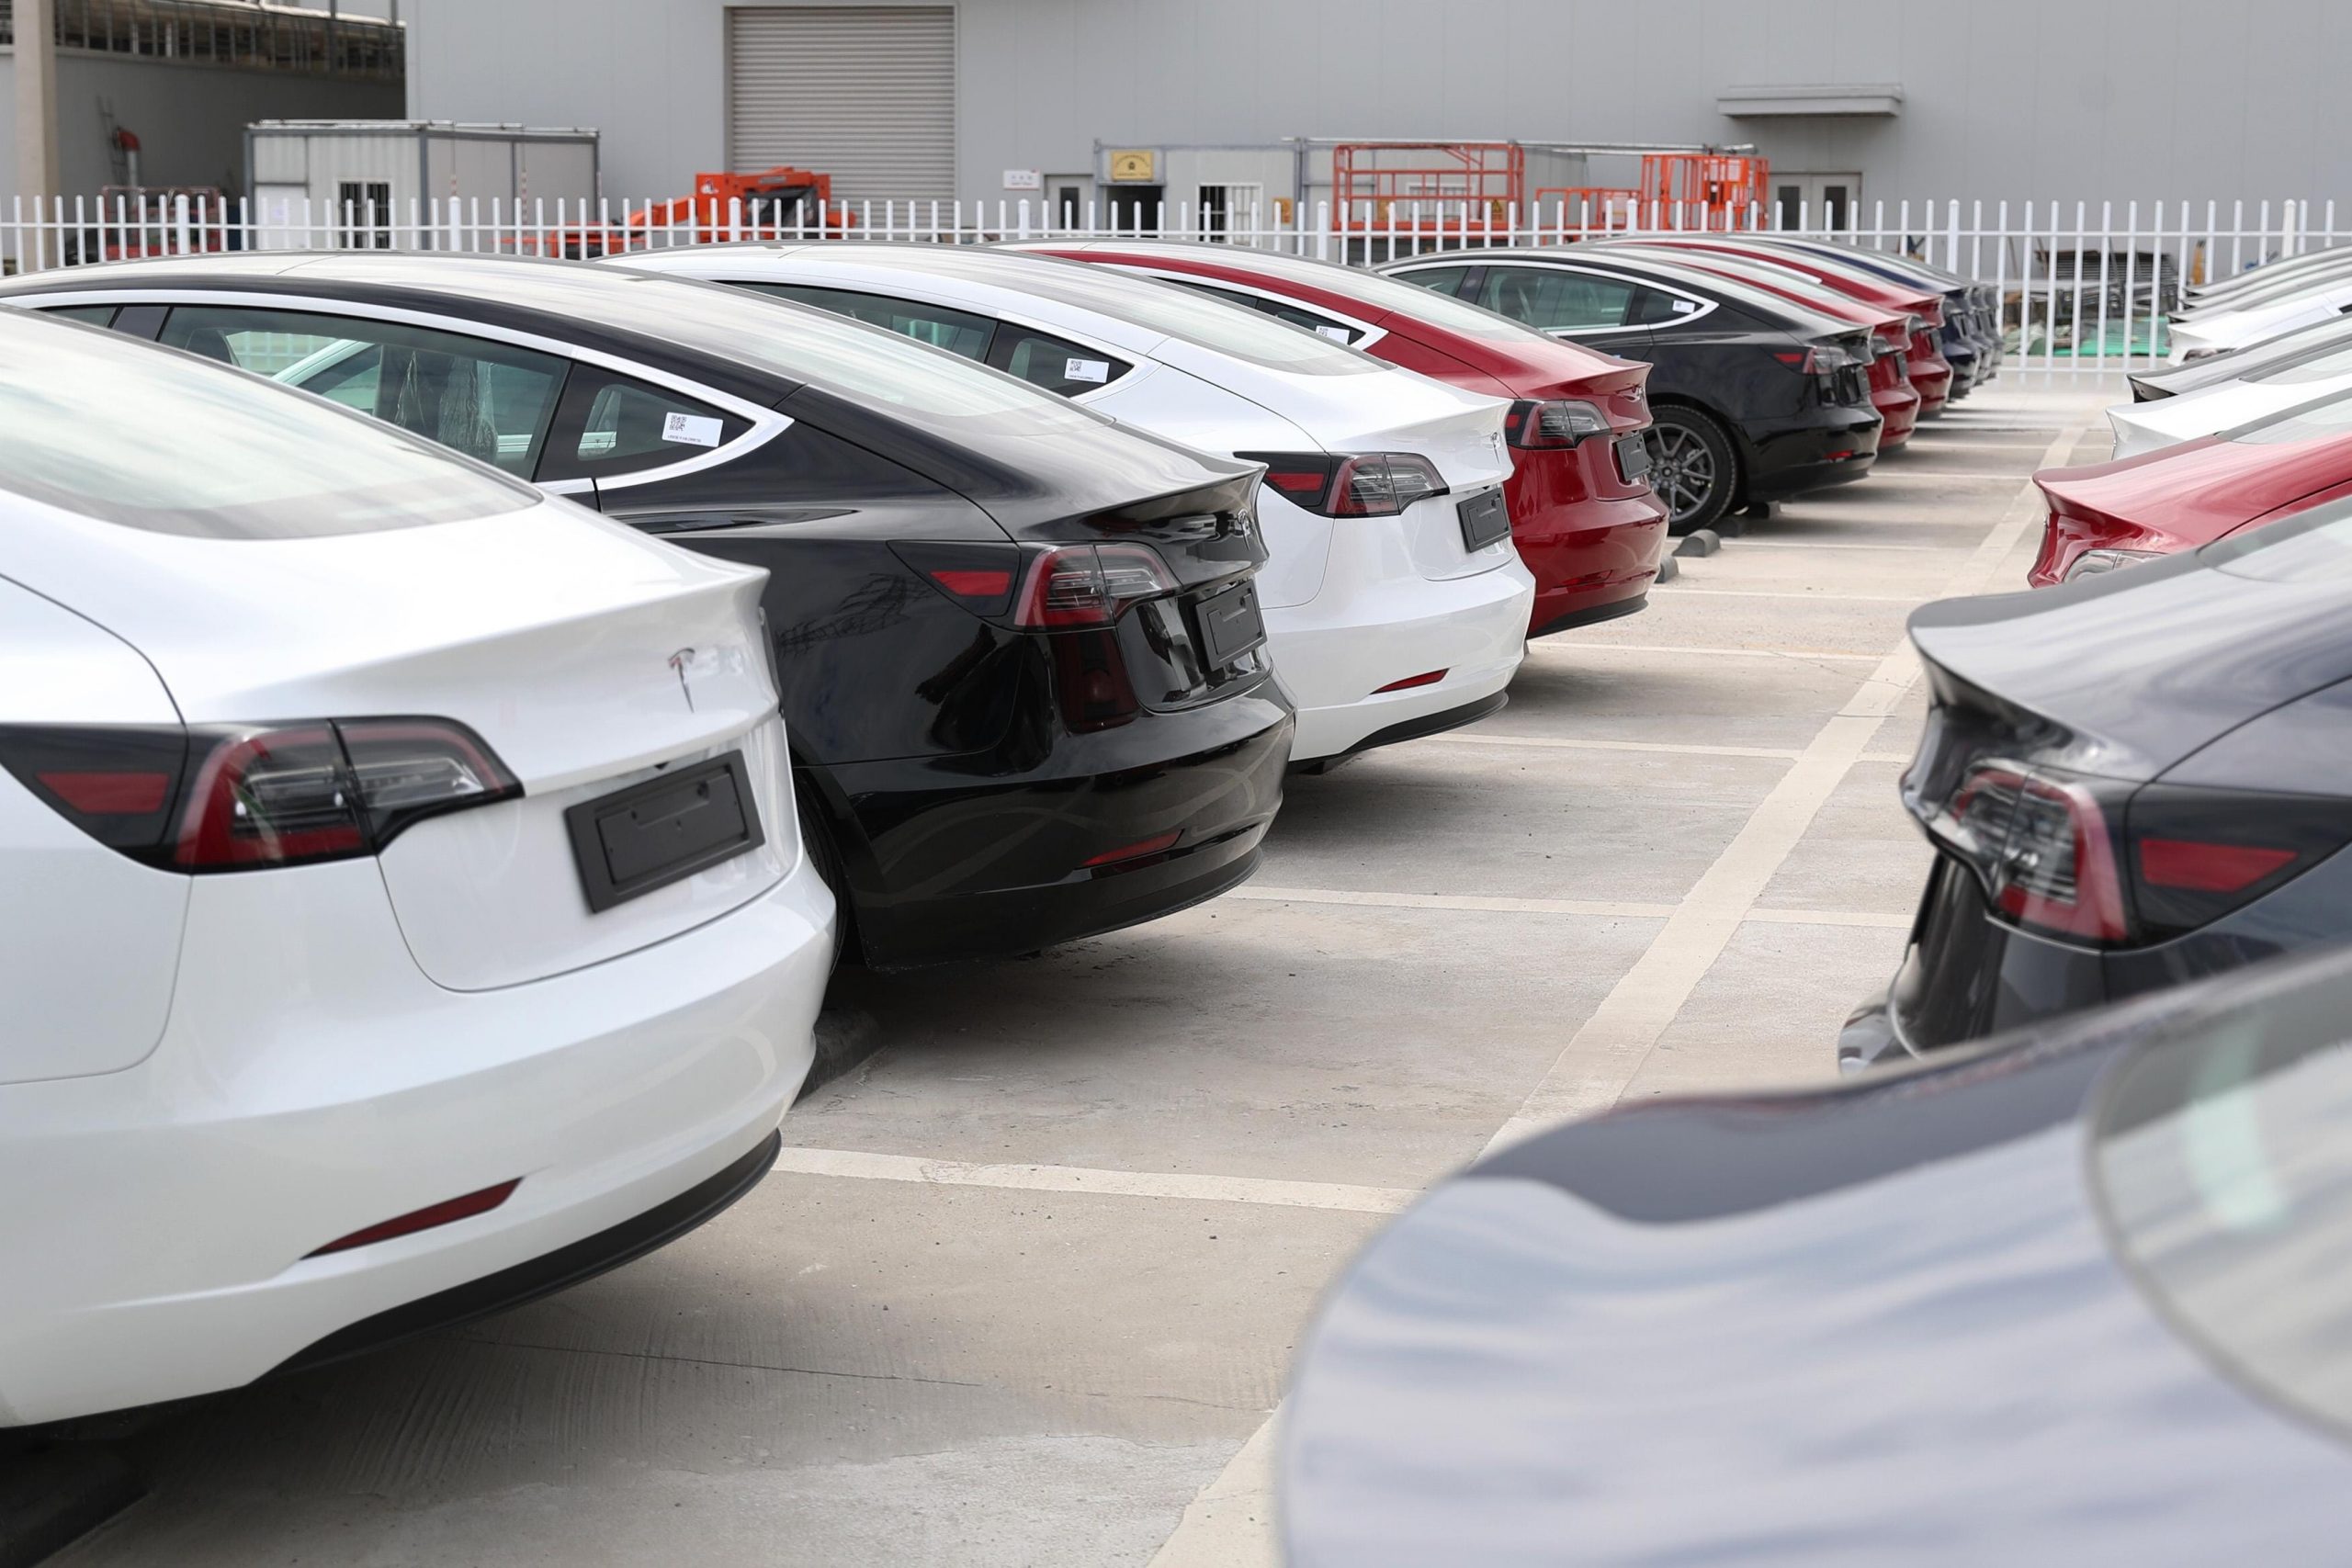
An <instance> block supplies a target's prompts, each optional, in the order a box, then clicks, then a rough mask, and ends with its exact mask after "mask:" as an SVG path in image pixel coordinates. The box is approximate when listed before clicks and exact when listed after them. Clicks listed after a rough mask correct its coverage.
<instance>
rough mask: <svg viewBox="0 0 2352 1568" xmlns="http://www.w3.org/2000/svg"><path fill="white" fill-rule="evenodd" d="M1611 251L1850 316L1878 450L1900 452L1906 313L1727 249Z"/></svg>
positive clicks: (1908, 413) (1908, 426)
mask: <svg viewBox="0 0 2352 1568" xmlns="http://www.w3.org/2000/svg"><path fill="white" fill-rule="evenodd" d="M1602 248H1605V249H1607V250H1608V251H1609V252H1611V254H1617V255H1628V256H1648V257H1652V258H1655V259H1658V260H1664V261H1671V262H1673V263H1674V264H1675V265H1678V266H1687V267H1690V268H1691V269H1693V270H1694V271H1698V272H1708V273H1713V274H1714V275H1715V276H1718V277H1732V278H1737V279H1738V280H1739V281H1741V282H1743V283H1746V284H1748V285H1750V286H1751V287H1753V288H1761V289H1763V290H1764V291H1765V292H1766V293H1768V294H1772V295H1777V296H1778V297H1779V298H1781V299H1786V300H1789V301H1791V302H1792V303H1794V304H1798V305H1803V306H1804V308H1805V309H1806V310H1817V311H1819V312H1820V313H1821V314H1823V315H1825V316H1828V317H1830V318H1832V319H1833V320H1836V321H1851V322H1852V323H1854V324H1855V325H1856V326H1859V327H1860V328H1862V329H1863V330H1864V331H1866V332H1868V333H1870V334H1871V367H1870V372H1869V374H1870V385H1871V407H1872V408H1874V409H1876V410H1877V411H1878V416H1879V419H1880V420H1881V421H1882V422H1883V423H1881V424H1880V426H1879V433H1878V451H1879V456H1880V457H1885V456H1886V455H1887V454H1888V453H1889V452H1894V451H1899V450H1901V449H1902V447H1903V445H1904V444H1905V442H1907V441H1909V440H1910V439H1911V433H1912V432H1913V431H1914V430H1916V429H1917V428H1918V424H1919V401H1920V399H1919V389H1917V387H1914V386H1913V385H1912V384H1911V371H1910V365H1909V355H1910V353H1911V318H1910V316H1909V315H1908V314H1907V313H1905V312H1904V311H1901V310H1887V309H1886V308H1884V307H1883V306H1879V305H1870V304H1865V303H1864V302H1862V301H1861V300H1860V299H1853V298H1851V297H1850V296H1848V295H1845V294H1840V293H1839V292H1838V290H1836V289H1835V288H1830V287H1829V286H1828V285H1827V284H1826V283H1822V282H1818V281H1816V280H1815V279H1814V278H1811V277H1806V276H1803V275H1801V274H1799V273H1795V272H1792V271H1791V270H1790V269H1788V268H1787V267H1783V266H1779V265H1771V264H1767V263H1764V262H1760V261H1751V260H1750V259H1748V258H1747V257H1746V256H1736V255H1733V254H1731V253H1730V252H1728V251H1696V250H1692V249H1691V248H1690V247H1689V246H1679V247H1676V246H1666V245H1657V246H1649V245H1645V244H1643V243H1641V242H1640V241H1638V240H1632V241H1627V242H1625V243H1623V244H1618V243H1611V244H1609V245H1607V246H1605V247H1602Z"/></svg>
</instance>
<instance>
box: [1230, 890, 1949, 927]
mask: <svg viewBox="0 0 2352 1568" xmlns="http://www.w3.org/2000/svg"><path fill="white" fill-rule="evenodd" d="M1226 897H1227V898H1238V899H1240V900H1241V901H1243V902H1244V903H1251V904H1336V905H1340V906H1342V907H1345V908H1358V909H1451V910H1454V911H1457V912H1459V913H1462V914H1471V915H1584V916H1588V917H1591V918H1595V919H1607V920H1663V919H1672V918H1673V916H1674V913H1675V911H1676V910H1677V909H1678V908H1680V906H1679V905H1676V904H1640V903H1610V902H1606V901H1603V900H1600V899H1590V898H1491V897H1486V896H1484V895H1482V894H1476V893H1370V892H1358V891H1356V890H1354V889H1352V888H1344V887H1258V886H1246V887H1237V888H1235V889H1234V890H1233V891H1232V892H1230V893H1227V895H1226ZM1742 918H1743V919H1750V920H1755V921H1758V922H1759V923H1761V924H1765V925H1777V926H1883V927H1889V928H1905V927H1908V926H1909V925H1910V924H1911V917H1910V916H1908V915H1886V914H1879V913H1876V912H1874V911H1872V910H1868V909H1750V910H1748V911H1747V914H1746V915H1745V916H1744V917H1742Z"/></svg>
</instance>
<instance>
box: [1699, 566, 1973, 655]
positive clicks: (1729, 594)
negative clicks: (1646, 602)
mask: <svg viewBox="0 0 2352 1568" xmlns="http://www.w3.org/2000/svg"><path fill="white" fill-rule="evenodd" d="M1658 592H1660V593H1671V594H1673V595H1675V596H1677V597H1681V596H1684V595H1690V596H1692V597H1697V598H1706V599H1818V600H1820V601H1822V602H1823V603H1824V604H1926V603H1927V602H1928V600H1929V599H1935V598H1941V597H1942V595H1940V594H1934V593H1819V592H1815V591H1814V590H1812V589H1810V588H1685V587H1683V586H1681V585H1680V584H1679V583H1676V584H1671V585H1669V586H1668V587H1665V588H1661V589H1659V590H1658ZM1862 657H1864V658H1868V657H1869V656H1868V655H1867V654H1865V655H1863V656H1862Z"/></svg>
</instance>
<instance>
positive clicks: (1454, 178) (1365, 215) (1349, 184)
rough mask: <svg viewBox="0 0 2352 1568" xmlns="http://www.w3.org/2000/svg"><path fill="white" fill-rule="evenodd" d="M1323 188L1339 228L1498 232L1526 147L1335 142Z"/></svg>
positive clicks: (1523, 172) (1518, 194)
mask: <svg viewBox="0 0 2352 1568" xmlns="http://www.w3.org/2000/svg"><path fill="white" fill-rule="evenodd" d="M1400 157H1401V158H1402V159H1404V160H1405V161H1402V162H1400V161H1398V160H1399V159H1400ZM1331 191H1332V197H1333V204H1334V206H1335V207H1336V208H1337V209H1338V214H1337V216H1338V220H1339V225H1340V228H1341V229H1343V230H1355V231H1363V232H1367V233H1397V234H1412V235H1416V236H1439V235H1442V236H1447V237H1451V238H1461V239H1468V238H1480V237H1485V236H1487V235H1490V234H1500V233H1504V232H1506V231H1508V229H1509V227H1510V222H1511V218H1512V214H1513V213H1515V212H1517V211H1519V210H1520V209H1521V198H1522V197H1524V196H1525V195H1526V191H1527V150H1526V149H1525V148H1524V147H1521V145H1520V144H1519V143H1518V142H1516V141H1342V142H1340V143H1338V144H1337V145H1335V146H1334V147H1332V149H1331Z"/></svg>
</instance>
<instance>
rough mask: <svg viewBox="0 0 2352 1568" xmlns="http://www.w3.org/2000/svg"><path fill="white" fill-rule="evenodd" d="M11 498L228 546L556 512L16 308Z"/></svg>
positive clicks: (4, 323)
mask: <svg viewBox="0 0 2352 1568" xmlns="http://www.w3.org/2000/svg"><path fill="white" fill-rule="evenodd" d="M0 490H6V491H13V492H14V493H16V494H17V495H21V496H25V497H28V498H29V499H31V500H34V501H39V502H47V503H48V504H50V505H51V506H58V507H62V508H64V509H65V510H67V511H69V512H76V513H81V514H82V515H84V516H86V517H95V518H98V519H100V520H102V521H104V522H107V523H117V524H120V525H124V526H126V527H131V528H141V529H145V530H148V531H150V532H153V533H158V534H182V535H188V536H195V537H199V538H212V539H302V538H317V537H322V536H328V535H335V534H367V533H375V532H379V531H380V530H384V529H390V528H413V527H417V526H421V525H426V524H433V523H454V522H459V521H463V520H464V519H467V518H470V517H488V516H492V515H495V514H497V513H503V512H515V511H519V510H520V509H522V508H524V507H526V506H530V505H534V504H536V503H537V502H539V500H540V499H541V498H540V496H539V493H538V491H535V490H533V489H531V488H530V487H529V486H527V485H525V484H521V483H518V482H516V481H514V480H510V479H504V478H503V477H501V476H500V475H497V474H495V473H492V472H490V471H489V470H487V469H484V468H476V467H475V466H473V465H471V464H469V463H465V462H462V461H459V460H458V459H456V458H454V457H450V456H449V454H448V453H447V452H445V451H443V450H441V449H440V448H438V447H436V446H432V445H430V444H428V443H426V442H424V441H423V440H421V439H419V438H417V437H415V436H413V435H409V434H404V433H403V432H401V431H399V430H396V429H394V428H392V427H391V426H390V425H385V424H379V423H376V422H375V421H374V420H371V419H367V418H364V417H362V416H360V415H358V414H354V413H350V412H345V411H344V410H342V409H338V408H336V407H335V406H334V405H333V404H332V403H328V402H326V401H324V400H321V399H317V398H313V397H311V396H309V395H308V394H306V393H302V392H297V391H293V390H290V389H287V388H283V387H277V386H273V385H271V384H270V383H269V382H267V381H265V380H263V379H261V378H258V377H254V376H249V375H245V374H243V373H241V372H238V371H234V370H230V369H226V368H223V367H219V366H215V365H209V364H207V363H205V362H204V361H202V360H198V359H196V358H193V357H187V356H183V355H176V354H170V353H166V352H164V351H163V350H161V349H157V348H154V347H151V346H150V345H148V344H143V343H140V342H137V341H135V340H133V339H130V338H126V337H121V336H119V335H117V334H116V333H111V332H108V331H107V330H105V329H104V328H100V327H88V326H77V325H74V324H72V323H69V322H64V321H47V320H43V319H41V318H39V317H36V316H32V315H30V314H28V313H27V312H24V311H20V310H0Z"/></svg>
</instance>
